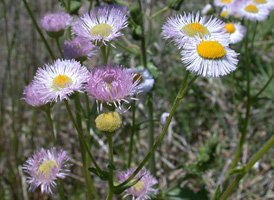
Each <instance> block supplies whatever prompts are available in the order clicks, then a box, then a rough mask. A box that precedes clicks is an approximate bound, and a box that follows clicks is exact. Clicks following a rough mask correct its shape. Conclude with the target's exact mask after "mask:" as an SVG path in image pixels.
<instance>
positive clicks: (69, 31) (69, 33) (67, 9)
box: [66, 0, 71, 39]
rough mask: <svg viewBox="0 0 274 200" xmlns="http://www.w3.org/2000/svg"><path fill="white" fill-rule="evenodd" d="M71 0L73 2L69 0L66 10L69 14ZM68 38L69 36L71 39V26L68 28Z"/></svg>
mask: <svg viewBox="0 0 274 200" xmlns="http://www.w3.org/2000/svg"><path fill="white" fill-rule="evenodd" d="M70 2H71V0H67V5H66V12H67V13H68V14H70ZM67 38H69V39H70V38H71V27H68V28H67Z"/></svg>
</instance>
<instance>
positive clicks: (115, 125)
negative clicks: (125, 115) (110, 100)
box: [95, 112, 122, 133]
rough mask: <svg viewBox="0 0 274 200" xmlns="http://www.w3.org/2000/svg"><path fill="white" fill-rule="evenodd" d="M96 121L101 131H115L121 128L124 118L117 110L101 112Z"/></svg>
mask: <svg viewBox="0 0 274 200" xmlns="http://www.w3.org/2000/svg"><path fill="white" fill-rule="evenodd" d="M95 123H96V128H97V129H98V130H99V131H102V132H107V133H113V132H115V131H117V130H118V129H119V128H120V126H121V124H122V119H121V116H120V115H119V114H118V113H117V112H107V113H103V114H100V115H99V116H98V117H97V118H96V119H95Z"/></svg>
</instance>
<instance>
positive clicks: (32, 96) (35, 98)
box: [22, 82, 44, 107]
mask: <svg viewBox="0 0 274 200" xmlns="http://www.w3.org/2000/svg"><path fill="white" fill-rule="evenodd" d="M23 95H24V97H23V98H22V99H23V100H25V101H26V102H27V103H28V104H29V105H31V106H34V107H39V106H42V105H44V102H43V101H42V100H41V95H40V92H39V89H37V85H35V83H33V82H31V83H30V84H29V85H28V86H26V87H25V89H24V92H23Z"/></svg>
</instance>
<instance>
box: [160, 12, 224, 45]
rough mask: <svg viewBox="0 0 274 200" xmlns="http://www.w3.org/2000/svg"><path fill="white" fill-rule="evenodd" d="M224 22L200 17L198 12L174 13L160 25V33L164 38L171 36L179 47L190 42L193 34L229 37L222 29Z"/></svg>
mask: <svg viewBox="0 0 274 200" xmlns="http://www.w3.org/2000/svg"><path fill="white" fill-rule="evenodd" d="M224 27H225V23H224V22H223V21H221V20H219V19H217V18H215V17H212V16H211V17H210V19H208V20H207V17H206V16H204V17H200V13H199V12H198V13H197V14H196V16H195V15H194V14H193V13H189V14H188V15H187V14H186V13H184V15H183V16H182V15H175V16H173V17H170V18H168V20H167V21H166V23H165V24H164V25H163V27H162V34H163V36H164V38H165V39H169V38H173V40H174V42H175V43H176V45H178V47H179V48H182V47H184V45H185V44H186V43H189V42H190V43H191V41H192V39H193V38H194V36H196V35H199V36H200V37H203V36H205V35H208V36H209V35H211V36H213V37H215V38H216V39H218V38H219V39H229V34H227V33H225V31H224Z"/></svg>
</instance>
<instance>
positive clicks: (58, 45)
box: [55, 38, 64, 58]
mask: <svg viewBox="0 0 274 200" xmlns="http://www.w3.org/2000/svg"><path fill="white" fill-rule="evenodd" d="M55 41H56V44H57V47H58V50H59V52H60V54H61V57H62V58H64V54H63V51H62V49H61V46H60V42H59V38H55Z"/></svg>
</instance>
